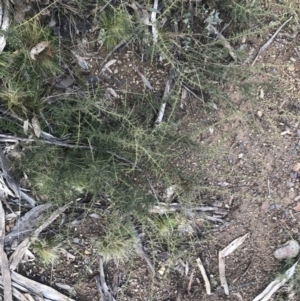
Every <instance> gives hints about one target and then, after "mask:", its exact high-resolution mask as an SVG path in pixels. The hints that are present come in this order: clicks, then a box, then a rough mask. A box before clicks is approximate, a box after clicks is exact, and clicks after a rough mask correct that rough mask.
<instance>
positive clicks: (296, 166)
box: [292, 162, 300, 172]
mask: <svg viewBox="0 0 300 301" xmlns="http://www.w3.org/2000/svg"><path fill="white" fill-rule="evenodd" d="M292 170H293V171H296V172H297V171H299V170H300V163H299V162H297V163H295V164H294V166H293V168H292Z"/></svg>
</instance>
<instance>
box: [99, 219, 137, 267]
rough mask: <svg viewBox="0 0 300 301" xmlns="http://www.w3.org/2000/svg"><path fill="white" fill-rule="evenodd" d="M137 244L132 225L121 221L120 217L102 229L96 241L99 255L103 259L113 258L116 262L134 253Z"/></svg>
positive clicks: (126, 258)
mask: <svg viewBox="0 0 300 301" xmlns="http://www.w3.org/2000/svg"><path fill="white" fill-rule="evenodd" d="M136 244H137V238H136V233H135V231H134V228H133V225H131V224H129V223H128V222H125V223H124V222H122V220H120V217H119V219H118V220H114V221H113V223H110V224H109V225H108V227H107V228H106V229H105V230H104V235H102V236H100V237H99V241H98V243H97V247H98V252H99V255H100V256H102V257H103V260H104V261H109V260H114V261H115V262H116V263H118V262H120V261H123V260H128V259H129V258H130V257H132V255H133V254H134V250H135V246H136Z"/></svg>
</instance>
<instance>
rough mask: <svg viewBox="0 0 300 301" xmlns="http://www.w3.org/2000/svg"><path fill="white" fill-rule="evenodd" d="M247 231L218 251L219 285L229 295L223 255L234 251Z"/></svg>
mask: <svg viewBox="0 0 300 301" xmlns="http://www.w3.org/2000/svg"><path fill="white" fill-rule="evenodd" d="M248 236H249V233H247V234H246V235H244V236H241V237H239V238H237V239H235V240H234V241H233V242H231V243H230V244H229V245H228V246H227V247H225V248H224V249H223V250H222V251H220V252H219V274H220V281H221V286H222V287H223V289H224V292H225V294H226V295H229V287H228V284H227V280H226V276H225V257H226V256H228V255H230V254H231V253H232V252H234V251H235V250H236V249H237V248H238V247H240V246H241V245H242V244H243V242H244V241H245V240H246V239H247V238H248Z"/></svg>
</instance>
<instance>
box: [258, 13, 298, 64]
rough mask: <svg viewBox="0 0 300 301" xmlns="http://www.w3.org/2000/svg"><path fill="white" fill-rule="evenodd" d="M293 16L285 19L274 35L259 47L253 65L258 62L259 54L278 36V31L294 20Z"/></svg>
mask: <svg viewBox="0 0 300 301" xmlns="http://www.w3.org/2000/svg"><path fill="white" fill-rule="evenodd" d="M292 18H293V17H290V18H289V19H288V20H287V21H285V22H284V23H283V24H282V25H281V26H280V27H279V28H278V29H277V30H276V31H275V33H274V34H273V35H272V37H271V38H270V39H269V40H268V41H267V42H266V43H265V44H264V45H263V46H262V47H261V48H260V49H259V51H258V53H257V55H256V57H255V59H254V61H253V63H252V66H253V65H254V64H255V63H256V61H257V59H258V58H259V56H260V55H261V54H262V53H263V52H264V51H265V50H266V49H267V48H268V47H269V46H270V44H271V43H272V42H273V41H274V39H275V38H276V36H277V35H278V33H279V32H280V30H281V29H282V28H283V27H284V26H285V25H286V24H287V23H289V22H290V21H291V20H292Z"/></svg>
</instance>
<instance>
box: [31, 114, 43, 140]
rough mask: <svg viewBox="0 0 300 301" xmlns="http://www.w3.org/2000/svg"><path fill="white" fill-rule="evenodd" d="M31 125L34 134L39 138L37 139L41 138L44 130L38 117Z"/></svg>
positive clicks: (33, 119)
mask: <svg viewBox="0 0 300 301" xmlns="http://www.w3.org/2000/svg"><path fill="white" fill-rule="evenodd" d="M31 124H32V128H33V131H34V134H35V135H36V136H37V138H40V137H41V132H42V130H41V126H40V122H39V120H38V118H37V117H36V116H34V117H33V118H32V119H31Z"/></svg>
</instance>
